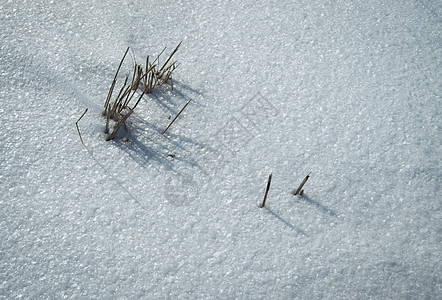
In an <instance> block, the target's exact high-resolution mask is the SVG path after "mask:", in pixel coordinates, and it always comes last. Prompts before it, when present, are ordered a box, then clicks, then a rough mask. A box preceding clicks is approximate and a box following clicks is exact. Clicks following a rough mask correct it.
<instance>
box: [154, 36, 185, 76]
mask: <svg viewBox="0 0 442 300" xmlns="http://www.w3.org/2000/svg"><path fill="white" fill-rule="evenodd" d="M182 42H183V41H181V42H180V43H179V44H178V46H176V48H175V50H173V51H172V53H171V54H170V55H169V58H168V59H167V60H166V62H165V63H164V65H163V66H162V67H161V68H160V70H159V71H160V72H161V71H162V70H163V69H164V67H165V66H166V65H167V63H168V62H169V60H170V59H171V58H172V56H173V55H174V54H175V53H176V52H177V51H178V48H179V47H180V46H181V43H182Z"/></svg>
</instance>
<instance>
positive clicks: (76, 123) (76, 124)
mask: <svg viewBox="0 0 442 300" xmlns="http://www.w3.org/2000/svg"><path fill="white" fill-rule="evenodd" d="M86 112H87V108H86V110H85V111H84V113H83V114H82V115H81V117H80V118H78V120H77V122H75V126H77V131H78V135H79V136H80V141H81V143H82V144H83V145H84V143H83V139H82V138H81V133H80V128H78V122H79V121H80V120H81V118H83V116H84V115H85V114H86Z"/></svg>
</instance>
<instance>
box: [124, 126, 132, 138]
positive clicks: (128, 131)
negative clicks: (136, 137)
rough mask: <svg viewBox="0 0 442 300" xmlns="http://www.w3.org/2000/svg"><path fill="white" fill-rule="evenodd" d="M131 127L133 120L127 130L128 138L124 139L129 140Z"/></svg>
mask: <svg viewBox="0 0 442 300" xmlns="http://www.w3.org/2000/svg"><path fill="white" fill-rule="evenodd" d="M131 128H132V122H130V125H129V129H128V130H127V134H126V138H125V139H124V141H125V142H128V141H129V133H130V129H131Z"/></svg>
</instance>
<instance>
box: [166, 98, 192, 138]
mask: <svg viewBox="0 0 442 300" xmlns="http://www.w3.org/2000/svg"><path fill="white" fill-rule="evenodd" d="M190 101H192V99H190V100H189V101H187V103H186V104H185V105H184V106H183V108H181V110H180V112H179V113H178V114H177V115H176V116H175V118H173V120H172V122H170V123H169V125H167V127H166V129H164V131H163V133H161V134H164V133H165V132H166V131H167V129H169V127H170V125H172V124H173V122H175V120H176V119H177V118H178V116H179V115H180V114H181V113H182V112H183V110H184V109H185V108H186V106H187V105H188V104H189V103H190Z"/></svg>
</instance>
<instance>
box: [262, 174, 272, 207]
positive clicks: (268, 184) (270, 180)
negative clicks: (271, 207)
mask: <svg viewBox="0 0 442 300" xmlns="http://www.w3.org/2000/svg"><path fill="white" fill-rule="evenodd" d="M271 182H272V173H270V175H269V179H268V180H267V187H266V193H265V194H264V200H262V204H261V206H260V208H263V207H264V206H265V205H266V200H267V195H268V193H269V190H270V184H271Z"/></svg>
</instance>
